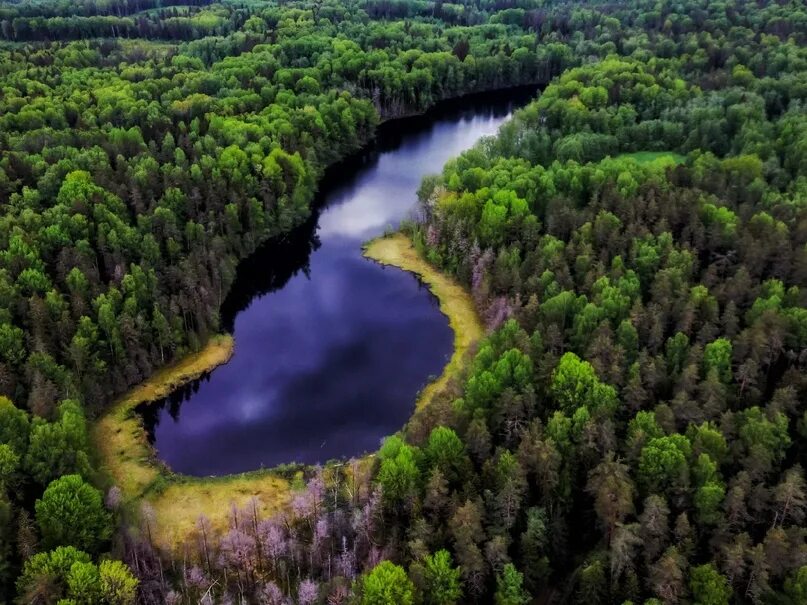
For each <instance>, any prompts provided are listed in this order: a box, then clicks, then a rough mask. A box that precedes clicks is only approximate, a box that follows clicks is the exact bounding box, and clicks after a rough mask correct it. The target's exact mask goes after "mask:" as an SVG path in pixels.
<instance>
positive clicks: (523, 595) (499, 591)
mask: <svg viewBox="0 0 807 605" xmlns="http://www.w3.org/2000/svg"><path fill="white" fill-rule="evenodd" d="M523 583H524V577H523V576H522V575H521V573H520V572H519V571H518V570H517V569H516V568H515V567H514V566H513V564H512V563H507V564H506V565H505V566H504V568H503V569H502V573H501V574H499V575H498V576H496V593H495V594H494V595H493V601H494V602H495V603H496V605H526V604H527V603H528V602H529V600H530V595H529V593H528V592H527V591H526V590H525V589H524V587H523Z"/></svg>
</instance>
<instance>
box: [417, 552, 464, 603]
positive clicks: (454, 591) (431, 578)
mask: <svg viewBox="0 0 807 605" xmlns="http://www.w3.org/2000/svg"><path fill="white" fill-rule="evenodd" d="M423 567H424V569H425V580H426V586H425V594H424V598H423V600H424V602H425V603H427V604H428V605H454V604H455V603H457V602H459V600H460V598H461V597H462V587H461V583H460V570H459V568H458V567H454V566H453V561H452V560H451V555H450V554H449V552H448V551H447V550H438V551H437V552H436V553H434V554H433V555H426V557H425V558H424V560H423Z"/></svg>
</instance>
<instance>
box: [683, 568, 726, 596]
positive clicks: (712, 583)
mask: <svg viewBox="0 0 807 605" xmlns="http://www.w3.org/2000/svg"><path fill="white" fill-rule="evenodd" d="M689 588H690V590H691V591H692V597H693V599H694V601H695V603H697V605H728V604H729V603H730V600H731V595H732V590H731V586H730V585H729V581H728V580H727V579H726V577H725V576H723V575H722V574H721V573H720V572H718V571H717V569H715V567H714V565H712V564H711V563H706V564H704V565H699V566H697V567H693V568H692V570H691V571H690V572H689Z"/></svg>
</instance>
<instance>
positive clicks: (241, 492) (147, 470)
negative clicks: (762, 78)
mask: <svg viewBox="0 0 807 605" xmlns="http://www.w3.org/2000/svg"><path fill="white" fill-rule="evenodd" d="M364 254H365V256H366V257H368V258H370V259H373V260H375V261H377V262H379V263H381V264H383V265H391V266H395V267H398V268H400V269H403V270H404V271H409V272H411V273H414V274H416V275H418V276H419V277H420V279H421V280H422V281H423V282H424V283H425V284H427V285H428V287H429V289H430V290H431V292H432V293H433V294H434V295H435V296H436V297H437V299H438V300H439V302H440V310H441V311H442V312H443V313H445V315H446V316H448V318H449V324H450V326H451V328H452V330H454V353H453V355H452V357H451V360H450V361H449V363H448V364H447V365H446V367H445V368H444V370H443V373H442V375H441V376H440V377H439V378H437V379H436V380H434V381H433V382H431V383H430V384H429V385H427V386H426V387H425V388H424V389H423V391H422V392H421V394H420V396H419V397H418V401H417V409H418V410H422V409H423V408H425V407H426V406H427V405H428V404H429V403H430V402H431V401H432V400H433V399H434V398H435V396H437V395H438V394H440V393H441V392H443V391H444V390H445V389H446V387H447V386H448V385H449V384H450V382H451V380H452V378H453V377H455V376H457V375H458V374H459V373H460V372H461V371H462V367H463V361H464V359H465V357H466V355H465V354H466V352H467V351H468V349H469V348H470V347H471V346H472V345H473V344H475V343H476V342H477V341H478V340H479V338H481V336H482V335H483V333H484V328H483V326H482V323H481V322H480V320H479V317H478V315H477V313H476V310H475V308H474V304H473V300H472V299H471V297H470V295H469V294H468V292H467V291H466V290H465V289H464V288H463V287H462V286H461V285H460V284H459V283H457V282H456V281H455V280H453V279H452V278H450V277H448V276H447V275H444V274H442V273H440V272H439V271H438V270H437V269H435V268H434V267H433V266H432V265H430V264H429V263H428V262H427V261H426V260H424V259H423V258H421V257H420V256H419V255H418V253H417V251H416V250H415V248H414V246H413V245H412V242H411V241H410V240H409V238H408V237H406V236H405V235H403V234H401V233H397V234H395V235H392V236H388V237H383V238H379V239H376V240H374V241H372V242H370V243H369V244H368V245H367V247H366V248H365V251H364ZM233 347H234V341H233V338H232V337H231V336H228V335H224V336H216V337H214V338H212V339H211V340H210V342H209V343H208V344H207V346H205V347H204V348H203V349H202V350H201V351H199V352H197V353H193V354H191V355H188V356H186V357H185V358H183V359H181V360H180V361H178V362H177V363H175V364H173V365H171V366H169V367H167V368H165V369H163V370H161V371H159V372H157V373H156V374H155V375H154V376H152V377H151V378H149V379H148V380H146V381H145V382H144V383H142V384H141V385H139V386H138V387H136V388H135V389H133V390H132V391H130V392H129V393H128V394H127V395H126V396H124V397H123V398H121V399H119V400H118V401H117V402H116V403H115V404H114V405H113V406H112V407H111V408H110V409H109V411H108V412H107V413H106V414H105V415H104V416H102V417H101V418H100V419H99V420H98V422H96V423H95V425H94V427H93V439H94V441H95V443H96V447H97V451H98V453H99V457H100V460H99V467H100V468H101V470H102V472H103V473H104V474H105V475H106V476H107V478H108V480H109V482H110V483H111V484H114V485H117V486H118V487H119V488H120V489H121V491H122V492H123V496H124V502H125V504H126V509H127V510H128V511H130V513H132V519H133V520H134V519H136V518H140V519H141V520H142V521H143V522H144V523H148V531H149V532H150V534H151V536H152V540H153V541H154V542H155V543H156V544H158V545H160V546H162V547H163V548H167V549H173V548H177V547H179V546H180V545H181V544H182V543H183V542H184V541H185V540H187V539H188V537H189V536H191V535H193V534H194V530H195V527H196V523H197V520H198V519H199V517H200V516H201V515H204V516H205V517H207V518H208V519H209V520H210V524H211V526H212V529H213V531H217V530H222V529H224V528H226V526H227V520H228V515H229V513H230V510H231V508H232V506H233V505H235V506H237V507H239V508H243V507H245V506H247V505H248V503H249V501H250V500H251V499H252V498H255V499H256V500H257V502H258V509H259V513H260V514H261V516H263V517H267V516H271V515H272V514H273V513H275V512H277V511H278V510H281V509H282V508H283V507H284V506H286V505H287V504H288V503H289V501H290V499H291V495H292V491H293V488H294V487H295V485H294V484H297V483H299V485H300V486H302V482H300V481H289V480H288V479H287V478H286V477H284V476H281V475H280V474H279V473H278V472H275V471H272V470H260V471H254V472H250V473H244V474H240V475H230V476H226V477H205V478H196V477H187V476H184V475H179V474H176V473H173V472H171V470H170V469H169V468H167V467H166V466H165V465H164V464H162V463H161V462H160V461H159V460H158V459H157V457H156V454H155V451H154V449H153V448H152V447H151V445H150V444H149V443H148V440H147V438H146V433H145V431H144V429H143V425H142V422H141V419H140V417H139V416H138V414H137V413H136V412H135V408H136V407H137V406H138V405H140V404H142V403H149V402H153V401H157V400H159V399H162V398H163V397H166V396H167V395H168V394H170V393H171V392H172V391H174V390H176V389H177V388H179V387H180V386H182V385H184V384H187V383H188V382H190V381H191V380H194V379H196V378H199V377H200V376H202V375H203V374H204V373H206V372H209V371H211V370H212V369H214V368H216V367H217V366H219V365H221V364H223V363H226V362H227V361H228V360H229V359H230V356H231V355H232V353H233ZM371 467H372V456H366V457H364V458H363V459H362V460H360V461H358V464H357V465H356V466H355V467H354V468H352V469H347V471H346V472H347V473H348V475H350V474H352V473H354V472H355V473H359V474H361V475H362V476H364V477H365V479H366V478H367V475H368V473H369V472H370V469H371ZM326 472H327V469H326ZM144 504H147V507H146V508H147V509H148V508H150V509H151V511H153V513H152V514H149V515H147V518H145V519H144V518H143V516H142V510H143V505H144Z"/></svg>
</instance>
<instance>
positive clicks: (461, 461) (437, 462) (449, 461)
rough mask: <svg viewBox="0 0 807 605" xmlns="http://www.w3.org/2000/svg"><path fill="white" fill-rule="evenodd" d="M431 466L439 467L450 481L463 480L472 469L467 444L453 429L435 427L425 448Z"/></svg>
mask: <svg viewBox="0 0 807 605" xmlns="http://www.w3.org/2000/svg"><path fill="white" fill-rule="evenodd" d="M423 453H424V455H425V458H426V461H427V463H428V465H429V467H430V468H432V469H434V468H438V469H440V471H441V472H442V473H443V476H444V477H445V478H446V480H447V481H448V482H449V483H452V482H453V483H457V482H461V481H463V480H464V479H465V477H466V475H467V474H468V473H469V471H470V464H471V462H470V460H469V459H468V454H467V453H466V452H465V445H464V444H463V442H462V440H461V439H460V438H459V437H458V436H457V434H456V433H455V432H454V430H453V429H450V428H448V427H444V426H438V427H436V428H434V429H433V430H432V432H431V434H430V435H429V441H428V443H427V444H426V447H425V449H424V452H423Z"/></svg>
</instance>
